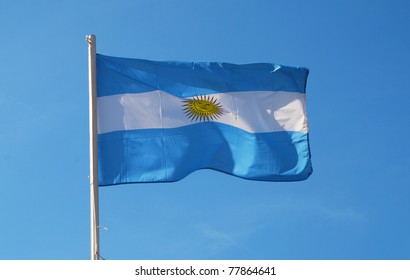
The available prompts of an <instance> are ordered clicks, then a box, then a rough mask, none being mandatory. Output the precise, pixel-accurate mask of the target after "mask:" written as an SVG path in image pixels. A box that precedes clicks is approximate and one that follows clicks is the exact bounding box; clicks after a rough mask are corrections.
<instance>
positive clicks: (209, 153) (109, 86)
mask: <svg viewBox="0 0 410 280" xmlns="http://www.w3.org/2000/svg"><path fill="white" fill-rule="evenodd" d="M307 76H308V70H307V69H306V68H297V67H288V66H281V65H276V64H269V63H255V64H243V65H236V64H229V63H216V62H211V63H204V62H203V63H200V62H171V61H167V62H157V61H148V60H142V59H129V58H117V57H110V56H105V55H101V54H97V114H98V181H99V185H101V186H105V185H115V184H124V183H145V182H173V181H177V180H180V179H182V178H184V177H185V176H187V175H189V174H190V173H192V172H194V171H196V170H200V169H214V170H217V171H220V172H224V173H227V174H230V175H234V176H238V177H241V178H245V179H251V180H262V181H298V180H304V179H306V178H308V177H309V176H310V174H311V173H312V166H311V156H310V149H309V141H308V138H309V137H308V123H307V116H306V94H305V90H306V81H307Z"/></svg>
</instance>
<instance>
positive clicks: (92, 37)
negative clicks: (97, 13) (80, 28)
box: [85, 34, 95, 44]
mask: <svg viewBox="0 0 410 280" xmlns="http://www.w3.org/2000/svg"><path fill="white" fill-rule="evenodd" d="M85 40H86V41H87V42H88V43H89V44H95V35H94V34H90V35H86V36H85Z"/></svg>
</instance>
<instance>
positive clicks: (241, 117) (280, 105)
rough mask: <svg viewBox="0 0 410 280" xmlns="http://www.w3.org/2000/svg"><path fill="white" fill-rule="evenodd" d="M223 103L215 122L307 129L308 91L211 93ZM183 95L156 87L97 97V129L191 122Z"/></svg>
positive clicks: (252, 129)
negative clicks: (147, 90) (221, 113)
mask: <svg viewBox="0 0 410 280" xmlns="http://www.w3.org/2000/svg"><path fill="white" fill-rule="evenodd" d="M210 96H213V97H214V98H215V99H217V101H218V102H219V103H220V105H221V106H222V110H223V115H222V116H221V117H219V118H218V119H216V120H214V121H215V122H220V123H224V124H228V125H231V126H235V127H238V128H240V129H243V130H245V131H248V132H251V133H255V132H273V131H297V132H307V131H308V126H307V119H306V95H305V94H301V93H290V92H281V91H276V92H273V91H255V92H228V93H217V94H211V95H210ZM183 100H184V99H183V98H179V97H176V96H174V95H171V94H168V93H166V92H163V91H160V90H157V91H151V92H146V93H140V94H118V95H111V96H103V97H99V98H97V104H98V105H97V106H98V133H99V134H102V133H107V132H112V131H120V130H134V129H146V128H175V127H180V126H185V125H191V124H193V123H195V121H191V120H190V119H189V118H188V117H187V116H186V115H185V113H184V111H183V108H184V107H183V104H184V103H183Z"/></svg>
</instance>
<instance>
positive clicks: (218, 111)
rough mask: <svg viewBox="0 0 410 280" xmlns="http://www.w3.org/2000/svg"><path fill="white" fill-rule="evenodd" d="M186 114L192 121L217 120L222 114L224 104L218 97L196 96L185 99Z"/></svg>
mask: <svg viewBox="0 0 410 280" xmlns="http://www.w3.org/2000/svg"><path fill="white" fill-rule="evenodd" d="M183 102H184V103H185V104H184V105H183V106H184V112H185V115H186V116H187V117H188V118H190V119H191V121H198V120H199V121H209V120H216V119H217V118H219V117H220V116H222V114H223V112H222V106H221V105H220V104H219V102H218V101H217V99H216V98H214V97H210V96H195V97H193V98H192V99H186V100H184V101H183Z"/></svg>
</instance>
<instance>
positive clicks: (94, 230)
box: [86, 35, 100, 260]
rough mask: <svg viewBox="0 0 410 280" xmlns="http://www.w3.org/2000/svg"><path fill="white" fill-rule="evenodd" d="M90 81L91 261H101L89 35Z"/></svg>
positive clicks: (92, 57) (93, 69)
mask: <svg viewBox="0 0 410 280" xmlns="http://www.w3.org/2000/svg"><path fill="white" fill-rule="evenodd" d="M86 40H87V42H88V79H89V121H90V214H91V259H92V260H99V259H100V248H99V247H100V244H99V243H100V242H99V217H98V161H97V80H96V77H97V75H96V38H95V35H87V36H86Z"/></svg>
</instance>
